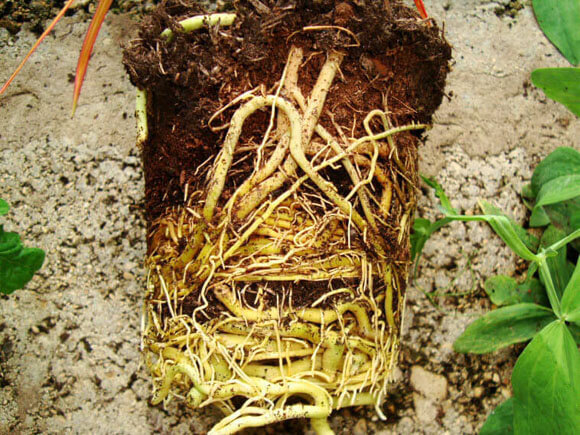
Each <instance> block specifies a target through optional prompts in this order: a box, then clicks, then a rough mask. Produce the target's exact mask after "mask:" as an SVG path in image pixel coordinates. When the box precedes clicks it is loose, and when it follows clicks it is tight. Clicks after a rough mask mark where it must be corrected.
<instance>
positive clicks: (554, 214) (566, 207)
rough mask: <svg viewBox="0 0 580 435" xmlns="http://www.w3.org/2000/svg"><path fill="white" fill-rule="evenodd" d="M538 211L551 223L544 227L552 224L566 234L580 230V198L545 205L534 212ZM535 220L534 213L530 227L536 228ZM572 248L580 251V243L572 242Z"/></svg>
mask: <svg viewBox="0 0 580 435" xmlns="http://www.w3.org/2000/svg"><path fill="white" fill-rule="evenodd" d="M538 210H541V211H542V213H543V214H544V215H545V216H546V218H547V220H548V221H549V222H546V223H545V224H543V225H547V224H548V223H550V222H551V223H552V224H554V226H556V227H557V228H560V229H561V230H563V231H564V232H565V233H566V234H570V233H572V232H573V231H574V230H575V229H577V228H580V196H579V197H576V198H574V199H570V200H568V201H564V202H560V203H557V204H551V205H545V206H544V207H541V208H537V209H534V212H535V211H538ZM533 220H534V213H532V217H531V218H530V226H536V225H533V223H534V222H532V221H533ZM543 225H540V226H543ZM572 246H573V247H574V249H576V250H577V251H580V241H575V242H572Z"/></svg>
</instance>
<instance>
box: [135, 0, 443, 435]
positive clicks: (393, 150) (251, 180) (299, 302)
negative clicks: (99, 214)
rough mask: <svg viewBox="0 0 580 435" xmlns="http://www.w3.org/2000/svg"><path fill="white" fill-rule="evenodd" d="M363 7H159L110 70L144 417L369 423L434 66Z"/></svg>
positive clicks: (406, 16)
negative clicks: (123, 173)
mask: <svg viewBox="0 0 580 435" xmlns="http://www.w3.org/2000/svg"><path fill="white" fill-rule="evenodd" d="M368 3H369V4H366V3H365V2H352V3H350V2H340V3H339V2H336V3H335V2H332V1H330V2H329V1H323V2H308V1H302V2H300V1H297V2H285V3H282V2H256V1H247V2H243V1H240V2H238V3H237V5H236V6H237V7H236V10H234V11H230V12H225V13H221V14H207V13H203V11H201V10H199V9H196V8H195V7H193V8H192V9H188V8H185V9H184V8H182V6H180V5H171V4H170V5H166V6H165V9H162V10H161V11H160V12H158V13H157V14H156V15H154V16H153V18H151V19H150V21H149V22H148V24H146V25H145V26H144V29H143V30H142V35H141V36H142V37H141V39H140V40H139V41H137V42H136V43H135V44H134V45H133V46H132V47H130V48H129V50H128V51H127V53H126V64H127V67H128V70H129V71H130V73H131V74H132V78H133V80H134V82H135V83H136V84H137V85H138V86H139V87H140V88H141V89H142V90H141V91H140V94H139V98H138V111H137V114H138V119H139V124H140V142H141V145H142V147H143V157H144V165H145V172H146V174H145V175H146V189H147V191H146V194H147V217H148V222H149V228H148V256H147V261H146V266H147V270H148V280H147V291H146V301H145V313H144V335H143V350H144V353H145V356H146V361H147V365H148V367H149V369H150V370H151V372H152V373H153V376H154V377H155V386H156V389H155V394H154V398H153V403H160V402H162V401H164V400H168V399H169V398H171V397H173V396H177V397H181V398H184V399H185V401H186V402H187V403H188V404H189V405H191V406H193V407H203V406H206V405H209V404H212V405H215V406H218V407H219V408H220V409H221V410H223V412H224V414H225V417H224V418H223V420H221V421H220V422H219V423H217V425H216V426H215V427H214V428H213V429H212V431H213V433H216V434H217V433H219V434H226V433H235V432H237V431H239V430H241V429H243V428H246V427H256V426H263V425H266V424H270V423H274V422H279V421H282V420H286V419H293V418H309V419H311V421H312V425H313V428H314V429H315V430H316V431H317V432H319V433H329V431H330V428H329V426H328V423H327V421H326V418H327V417H328V416H329V415H330V414H331V412H332V411H333V410H335V409H339V408H342V407H347V406H355V405H356V406H358V405H374V406H375V408H376V409H377V412H378V413H379V415H382V414H381V405H382V403H383V401H384V397H385V393H386V391H387V389H388V383H389V380H390V377H391V373H392V370H393V367H394V364H395V363H396V361H397V355H398V348H399V336H400V331H401V325H402V321H403V305H404V294H405V286H406V280H407V272H408V269H409V231H410V227H411V224H412V220H413V214H414V211H415V204H416V196H417V184H416V182H417V145H418V137H419V135H420V133H421V131H423V130H425V129H426V128H427V126H426V124H425V122H428V120H429V118H430V116H431V114H432V112H433V110H434V109H435V108H436V107H437V105H438V104H439V103H440V101H441V97H442V87H443V83H444V79H445V75H446V73H447V71H448V66H447V62H448V59H449V47H448V45H447V44H446V43H445V41H444V40H443V39H442V37H441V36H440V34H439V31H438V30H437V28H436V27H435V25H434V23H431V22H425V21H421V20H420V19H419V18H418V17H417V16H416V14H415V13H413V12H411V11H410V10H408V9H407V8H405V7H403V6H401V5H400V4H399V3H398V2H368ZM186 17H188V19H187V20H186V21H183V20H185V18H186ZM165 28H167V30H164V29H165ZM184 29H185V31H184ZM188 32H189V33H188Z"/></svg>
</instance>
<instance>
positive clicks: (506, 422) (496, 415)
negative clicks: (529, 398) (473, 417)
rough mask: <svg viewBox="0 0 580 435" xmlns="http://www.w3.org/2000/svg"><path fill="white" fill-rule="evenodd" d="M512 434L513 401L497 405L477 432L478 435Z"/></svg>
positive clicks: (511, 399)
mask: <svg viewBox="0 0 580 435" xmlns="http://www.w3.org/2000/svg"><path fill="white" fill-rule="evenodd" d="M513 433H514V399H513V398H512V397H510V398H509V399H507V400H506V401H505V402H503V403H502V404H500V405H498V406H497V408H495V409H494V410H493V411H492V412H491V414H489V417H487V420H485V423H484V425H483V426H482V428H481V430H480V431H479V435H510V434H513Z"/></svg>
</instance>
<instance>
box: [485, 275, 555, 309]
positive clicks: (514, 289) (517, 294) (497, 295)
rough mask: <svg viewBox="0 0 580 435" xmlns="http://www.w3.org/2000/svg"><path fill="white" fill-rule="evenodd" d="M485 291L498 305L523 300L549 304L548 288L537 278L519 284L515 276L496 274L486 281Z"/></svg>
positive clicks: (516, 302) (512, 303)
mask: <svg viewBox="0 0 580 435" xmlns="http://www.w3.org/2000/svg"><path fill="white" fill-rule="evenodd" d="M484 288H485V292H486V293H487V295H488V296H489V299H490V300H491V301H492V302H493V303H494V304H495V305H497V306H500V307H501V306H504V305H514V304H519V303H522V302H529V303H535V304H538V305H543V306H548V305H549V301H548V297H547V295H546V289H545V288H544V286H543V285H542V284H541V283H540V281H538V280H537V279H535V278H532V279H528V280H526V281H525V282H523V283H521V284H519V283H518V282H517V281H516V280H515V279H514V278H511V277H509V276H505V275H496V276H492V277H491V278H488V279H487V280H486V281H485V285H484Z"/></svg>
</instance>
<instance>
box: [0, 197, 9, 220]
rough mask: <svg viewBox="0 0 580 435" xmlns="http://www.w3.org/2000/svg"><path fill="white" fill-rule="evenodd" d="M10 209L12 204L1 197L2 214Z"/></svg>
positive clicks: (0, 208)
mask: <svg viewBox="0 0 580 435" xmlns="http://www.w3.org/2000/svg"><path fill="white" fill-rule="evenodd" d="M8 210H10V206H9V205H8V203H7V202H6V201H4V200H3V199H0V216H4V215H5V214H6V213H8Z"/></svg>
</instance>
